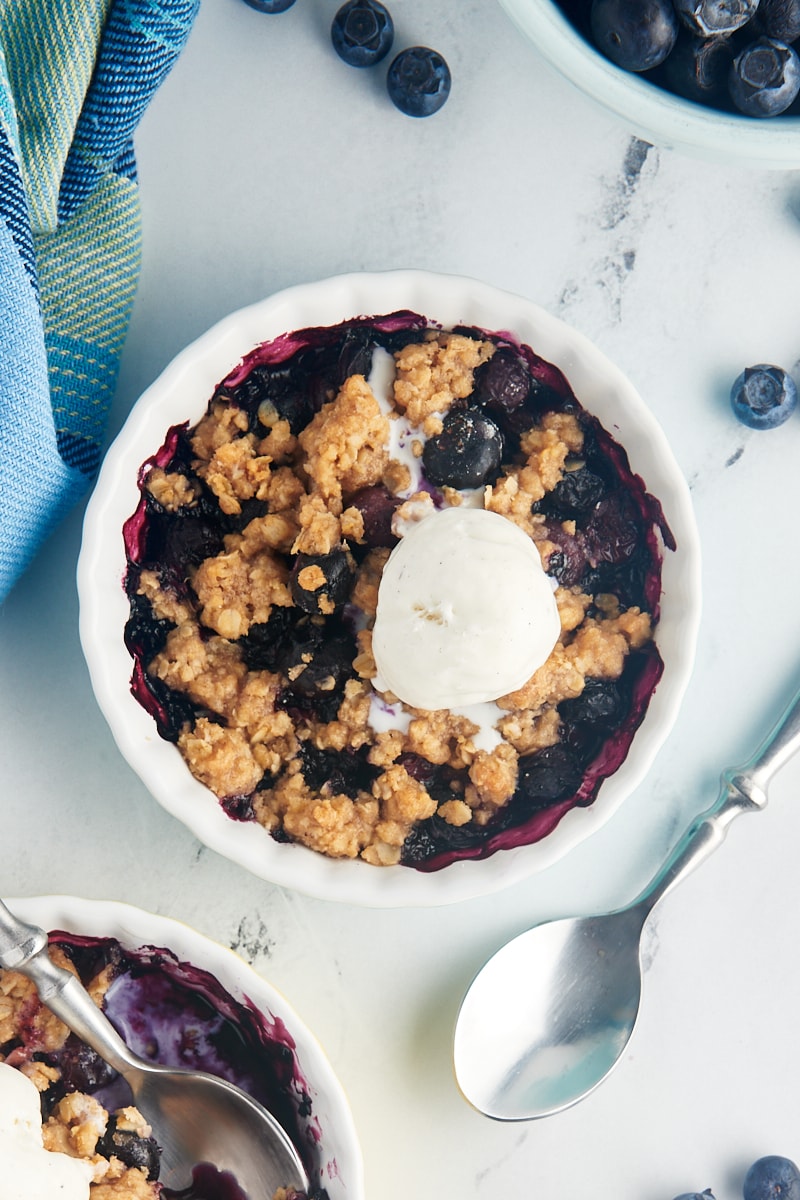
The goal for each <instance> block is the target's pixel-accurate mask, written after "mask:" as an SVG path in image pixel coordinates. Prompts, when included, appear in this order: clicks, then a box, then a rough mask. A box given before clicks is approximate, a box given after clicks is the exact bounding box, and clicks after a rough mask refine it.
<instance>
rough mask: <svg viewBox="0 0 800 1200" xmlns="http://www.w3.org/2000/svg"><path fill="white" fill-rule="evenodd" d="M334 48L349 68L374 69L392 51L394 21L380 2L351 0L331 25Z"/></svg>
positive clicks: (341, 9)
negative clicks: (372, 67)
mask: <svg viewBox="0 0 800 1200" xmlns="http://www.w3.org/2000/svg"><path fill="white" fill-rule="evenodd" d="M331 41H332V42H333V48H334V50H335V51H336V53H337V54H338V55H339V58H341V59H342V60H343V61H344V62H346V63H347V65H348V66H349V67H371V66H374V64H375V63H378V62H380V61H381V59H382V58H385V57H386V55H387V54H388V53H389V51H390V50H391V48H392V42H393V41H394V22H393V21H392V17H391V14H390V12H389V10H388V8H386V6H385V5H383V4H380V3H378V0H347V3H346V4H343V5H342V7H341V8H340V9H339V11H338V12H337V14H336V16H335V17H334V18H333V22H332V24H331Z"/></svg>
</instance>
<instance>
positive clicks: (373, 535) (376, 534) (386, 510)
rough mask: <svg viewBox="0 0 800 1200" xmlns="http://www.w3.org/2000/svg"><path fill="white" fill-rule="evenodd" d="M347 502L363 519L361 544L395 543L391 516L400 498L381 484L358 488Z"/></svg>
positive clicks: (388, 544) (380, 544) (370, 545)
mask: <svg viewBox="0 0 800 1200" xmlns="http://www.w3.org/2000/svg"><path fill="white" fill-rule="evenodd" d="M349 503H350V506H351V507H352V508H357V509H358V511H359V512H360V513H361V517H362V519H363V521H364V541H363V545H365V546H369V547H370V548H372V547H374V546H394V545H396V544H397V540H398V539H397V538H396V537H395V535H394V534H393V533H392V517H393V516H394V514H395V509H396V508H397V506H398V505H399V504H400V500H399V498H398V497H397V496H393V495H392V493H391V492H390V491H389V490H388V489H387V488H385V487H384V486H383V484H380V483H376V484H373V485H371V486H369V487H364V488H360V489H359V491H357V492H355V493H354V494H353V495H352V496H351V497H350V501H349Z"/></svg>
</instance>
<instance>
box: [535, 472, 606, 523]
mask: <svg viewBox="0 0 800 1200" xmlns="http://www.w3.org/2000/svg"><path fill="white" fill-rule="evenodd" d="M606 491H607V488H606V484H605V481H604V480H602V479H601V478H600V476H599V475H595V473H594V472H593V471H590V470H589V468H588V467H585V466H584V467H578V468H576V469H575V470H574V471H567V472H566V473H565V474H564V477H563V478H562V479H560V480H559V481H558V483H557V484H556V486H555V487H554V488H553V489H552V490H551V491H549V492H547V494H546V495H545V496H544V498H543V499H542V500H539V501H537V502H536V504H535V505H534V512H543V513H544V514H545V515H546V516H548V517H560V518H561V519H562V520H564V521H570V520H573V519H574V518H575V517H579V516H581V515H582V514H583V513H588V512H589V511H590V510H591V509H592V508H594V506H595V505H596V504H598V503H599V502H600V500H602V498H603V496H604V495H605V493H606Z"/></svg>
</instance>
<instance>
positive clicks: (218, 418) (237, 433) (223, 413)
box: [191, 399, 249, 464]
mask: <svg viewBox="0 0 800 1200" xmlns="http://www.w3.org/2000/svg"><path fill="white" fill-rule="evenodd" d="M248 425H249V421H248V419H247V413H246V412H243V411H242V409H241V408H237V407H236V406H235V405H234V404H229V403H228V401H227V400H225V399H218V400H215V401H214V402H213V403H212V405H211V410H210V412H209V413H208V414H207V416H205V417H203V418H202V420H201V421H199V422H198V424H197V426H196V427H195V430H194V433H193V435H192V438H191V447H192V452H193V454H194V455H195V457H196V458H197V460H198V462H199V463H200V464H202V463H207V462H210V461H211V459H212V458H213V457H214V454H215V452H216V451H217V450H218V449H219V447H220V446H224V445H225V444H226V442H232V441H233V440H234V438H238V437H241V435H242V434H243V433H247V429H248Z"/></svg>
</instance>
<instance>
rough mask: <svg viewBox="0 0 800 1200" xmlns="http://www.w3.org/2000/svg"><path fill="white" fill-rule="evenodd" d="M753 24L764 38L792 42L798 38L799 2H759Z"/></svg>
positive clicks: (790, 0)
mask: <svg viewBox="0 0 800 1200" xmlns="http://www.w3.org/2000/svg"><path fill="white" fill-rule="evenodd" d="M754 24H755V25H756V26H757V27H758V31H759V33H762V34H764V35H765V37H771V38H777V40H778V41H779V42H786V43H787V44H788V43H789V42H794V41H796V40H797V38H799V37H800V0H760V3H759V6H758V13H757V14H756V20H755V22H754Z"/></svg>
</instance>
